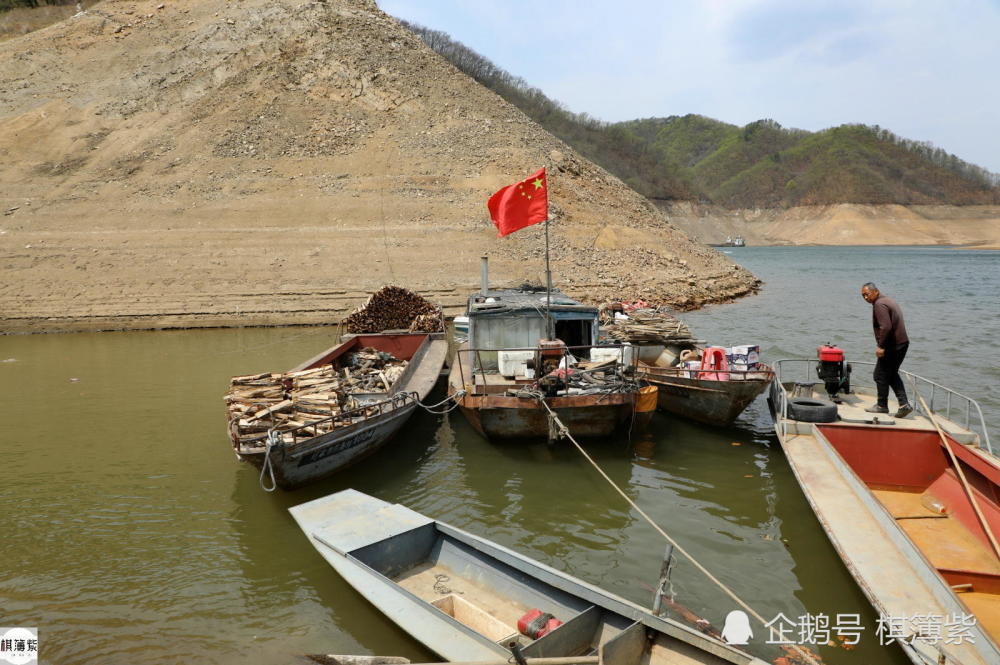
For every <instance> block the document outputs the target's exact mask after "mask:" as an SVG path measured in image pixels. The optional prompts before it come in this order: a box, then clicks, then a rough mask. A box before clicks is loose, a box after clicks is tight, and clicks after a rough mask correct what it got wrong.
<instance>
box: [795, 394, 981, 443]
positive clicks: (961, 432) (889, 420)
mask: <svg viewBox="0 0 1000 665" xmlns="http://www.w3.org/2000/svg"><path fill="white" fill-rule="evenodd" d="M788 387H789V388H790V385H788ZM812 397H814V398H816V399H821V400H828V399H829V398H828V396H827V395H826V393H825V392H824V391H823V384H821V383H820V384H816V385H814V386H813V390H812ZM840 397H841V400H842V401H841V403H840V404H838V405H837V414H838V415H839V416H840V420H838V421H837V422H838V423H839V424H842V425H857V426H860V427H871V426H872V425H873V424H877V425H886V426H889V427H893V426H895V427H901V428H906V429H918V430H927V431H930V432H933V431H935V430H934V423H932V422H931V421H930V419H929V418H927V417H926V416H925V415H923V414H922V413H920V412H919V410H916V409H915V410H914V411H913V413H911V414H910V415H908V416H906V417H905V418H896V417H895V416H894V415H893V414H895V413H896V409H897V408H898V405H897V404H896V400H895V398H894V397H891V396H890V398H889V413H888V414H878V413H868V412H867V411H865V409H867V408H868V407H870V406H871V405H872V404H874V403H875V396H874V395H872V394H869V393H867V392H865V391H861V392H852V393H849V394H847V395H841V396H840ZM935 417H936V418H937V421H938V424H939V425H940V426H941V428H942V429H944V431H945V432H947V433H948V434H949V435H950V436H951V437H952V438H954V439H955V440H956V441H958V442H959V443H970V442H972V441H974V440H976V439H977V438H978V437H977V435H976V434H975V433H974V432H972V431H971V430H969V429H966V428H965V427H963V426H961V425H960V424H958V423H956V422H953V421H951V420H948V419H946V418H945V417H944V416H942V415H941V414H936V415H935ZM876 418H877V419H878V422H877V423H875V422H873V420H874V419H876ZM803 425H805V423H804V424H803ZM793 426H794V425H793ZM799 429H802V430H805V429H806V427H801V426H800V427H799Z"/></svg>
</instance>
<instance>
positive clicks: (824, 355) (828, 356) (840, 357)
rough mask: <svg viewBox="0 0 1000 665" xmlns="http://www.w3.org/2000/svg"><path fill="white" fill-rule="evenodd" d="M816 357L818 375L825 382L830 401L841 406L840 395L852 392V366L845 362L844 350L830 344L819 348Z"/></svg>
mask: <svg viewBox="0 0 1000 665" xmlns="http://www.w3.org/2000/svg"><path fill="white" fill-rule="evenodd" d="M816 356H817V357H818V358H819V362H818V363H816V374H817V375H818V376H819V378H820V379H822V380H823V383H824V385H825V386H826V392H827V394H828V395H829V396H830V400H831V401H833V402H836V403H837V404H839V403H840V397H839V395H838V393H844V394H845V395H846V394H848V393H850V392H851V364H850V363H848V362H846V361H845V360H844V350H843V349H841V348H840V347H838V346H834V345H833V344H830V343H827V344H824V345H823V346H820V347H818V348H817V349H816Z"/></svg>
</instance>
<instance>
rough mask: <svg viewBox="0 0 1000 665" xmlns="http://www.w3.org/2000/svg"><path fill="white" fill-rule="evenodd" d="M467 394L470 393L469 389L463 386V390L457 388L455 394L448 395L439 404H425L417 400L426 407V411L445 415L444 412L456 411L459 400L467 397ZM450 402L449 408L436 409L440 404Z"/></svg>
mask: <svg viewBox="0 0 1000 665" xmlns="http://www.w3.org/2000/svg"><path fill="white" fill-rule="evenodd" d="M466 394H468V391H466V390H465V388H462V389H461V390H456V391H455V392H454V393H453V394H451V395H448V396H447V397H445V398H444V399H443V400H441V401H440V402H438V403H437V404H424V403H423V402H421V401H420V400H417V404H419V405H420V406H421V407H422V408H423V409H424V411H426V412H427V413H433V414H434V415H436V416H443V415H444V414H446V413H451V412H452V411H454V410H455V409H457V408H458V400H460V399H462V398H463V397H465V396H466ZM448 402H452V405H451V406H449V407H447V408H445V409H441V410H439V411H435V409H437V408H438V407H439V406H442V405H444V404H447V403H448Z"/></svg>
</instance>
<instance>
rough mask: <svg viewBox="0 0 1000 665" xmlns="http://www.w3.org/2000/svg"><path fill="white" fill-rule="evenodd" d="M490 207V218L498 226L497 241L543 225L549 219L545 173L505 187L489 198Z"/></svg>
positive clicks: (543, 170)
mask: <svg viewBox="0 0 1000 665" xmlns="http://www.w3.org/2000/svg"><path fill="white" fill-rule="evenodd" d="M487 206H489V209H490V218H491V219H492V220H493V223H494V224H496V227H497V237H498V238H502V237H503V236H505V235H507V234H508V233H513V232H514V231H517V230H518V229H523V228H524V227H525V226H531V225H532V224H537V223H538V222H544V221H545V220H546V219H548V218H549V195H548V188H547V187H546V183H545V169H544V168H543V169H539V170H538V173H536V174H534V175H533V176H531V177H530V178H528V179H527V180H522V181H521V182H517V183H514V184H513V185H508V186H507V187H504V188H503V189H501V190H500V191H499V192H497V193H496V194H494V195H493V196H491V197H490V201H489V203H488V204H487Z"/></svg>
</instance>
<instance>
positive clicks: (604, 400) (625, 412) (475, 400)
mask: <svg viewBox="0 0 1000 665" xmlns="http://www.w3.org/2000/svg"><path fill="white" fill-rule="evenodd" d="M468 353H469V351H468V350H467V345H463V346H462V347H461V348H460V349H459V350H458V352H457V353H456V356H455V360H453V361H452V363H451V370H450V373H449V375H448V394H449V395H450V396H452V397H454V398H455V401H456V402H457V403H458V407H459V409H460V410H461V411H462V413H463V414H464V415H465V417H466V419H467V420H468V421H469V423H470V424H471V425H472V426H473V427H474V428H475V429H476V431H478V432H479V433H480V434H481V435H483V436H484V437H485V438H487V439H490V440H496V441H511V440H515V439H545V438H549V417H548V411H547V410H546V409H545V407H544V406H542V404H540V403H539V399H538V396H537V395H534V396H530V397H527V396H526V397H517V396H513V395H508V394H505V393H502V392H488V391H489V390H491V389H492V388H493V387H494V386H490V385H485V386H483V385H480V384H479V383H478V381H479V380H480V378H479V376H478V374H477V375H476V376H473V375H472V371H471V367H472V366H473V363H472V362H470V361H469V360H468V359H466V360H465V362H462V361H460V360H459V355H460V354H468ZM517 386H521V387H523V388H525V389H527V388H530V382H528V381H524V382H513V381H511V382H507V383H505V384H500V385H498V386H495V387H496V388H498V389H499V388H512V387H517ZM635 400H636V393H634V392H627V393H610V394H607V393H605V394H591V395H568V396H557V397H546V398H545V403H546V404H548V406H549V407H550V408H551V409H552V410H553V411H555V413H556V415H557V416H559V419H560V420H561V421H562V422H563V424H564V425H566V427H567V428H568V429H569V431H570V432H571V433H572V434H573V436H574V437H581V438H597V437H606V436H610V435H611V434H613V433H614V432H615V430H617V429H618V428H619V427H621V426H623V425H624V424H625V423H626V421H628V420H629V419H630V418H631V417H632V414H633V412H634V410H635Z"/></svg>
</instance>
